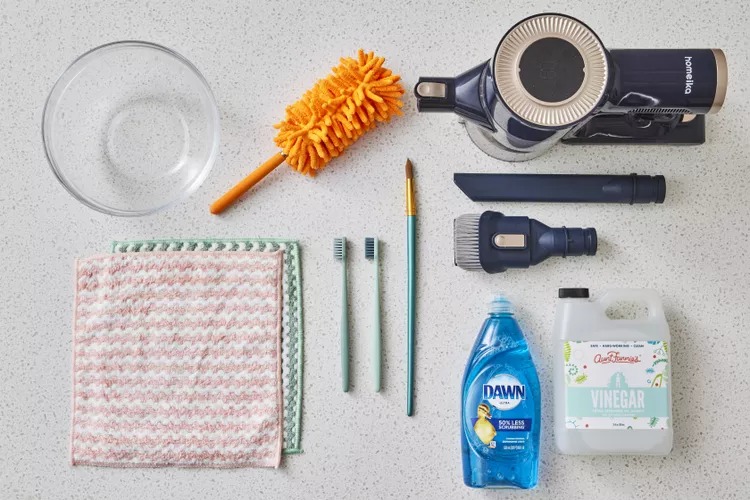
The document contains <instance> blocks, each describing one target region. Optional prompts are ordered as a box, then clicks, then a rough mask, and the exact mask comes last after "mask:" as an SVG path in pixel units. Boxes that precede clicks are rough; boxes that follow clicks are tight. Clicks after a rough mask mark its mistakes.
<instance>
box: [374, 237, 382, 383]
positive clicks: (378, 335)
mask: <svg viewBox="0 0 750 500" xmlns="http://www.w3.org/2000/svg"><path fill="white" fill-rule="evenodd" d="M376 244H377V243H376ZM376 252H377V250H376ZM374 316H375V328H374V329H373V332H372V338H373V340H372V357H373V359H372V380H373V384H374V389H375V392H380V388H381V385H382V380H383V373H382V363H383V338H382V332H381V331H380V265H379V264H378V259H375V304H374Z"/></svg>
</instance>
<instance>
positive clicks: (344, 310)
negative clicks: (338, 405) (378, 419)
mask: <svg viewBox="0 0 750 500" xmlns="http://www.w3.org/2000/svg"><path fill="white" fill-rule="evenodd" d="M342 269H343V271H342V272H341V386H342V388H343V390H344V392H349V314H348V312H349V305H348V297H349V293H348V291H347V286H346V281H347V279H346V263H344V265H343V267H342Z"/></svg>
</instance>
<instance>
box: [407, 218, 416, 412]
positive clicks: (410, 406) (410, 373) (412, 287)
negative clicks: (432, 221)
mask: <svg viewBox="0 0 750 500" xmlns="http://www.w3.org/2000/svg"><path fill="white" fill-rule="evenodd" d="M416 224H417V218H416V216H414V215H409V216H407V217H406V253H407V257H406V258H407V278H406V293H407V303H406V307H407V310H406V414H407V415H408V416H412V415H413V414H414V322H415V311H414V308H415V305H416V304H415V294H416Z"/></svg>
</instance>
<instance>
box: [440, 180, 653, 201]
mask: <svg viewBox="0 0 750 500" xmlns="http://www.w3.org/2000/svg"><path fill="white" fill-rule="evenodd" d="M453 182H455V183H456V185H457V186H458V187H459V188H460V189H461V190H462V191H463V192H464V193H465V194H466V195H467V196H468V197H469V198H471V199H472V200H474V201H527V202H535V201H540V202H567V203H629V204H631V205H632V204H634V203H663V202H664V198H665V196H666V181H665V180H664V176H663V175H656V176H650V175H636V174H631V175H565V174H562V175H560V174H557V175H546V174H454V175H453Z"/></svg>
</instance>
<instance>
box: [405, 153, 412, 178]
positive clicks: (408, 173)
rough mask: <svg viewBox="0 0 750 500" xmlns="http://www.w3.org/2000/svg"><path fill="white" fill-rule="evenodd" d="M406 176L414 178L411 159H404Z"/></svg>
mask: <svg viewBox="0 0 750 500" xmlns="http://www.w3.org/2000/svg"><path fill="white" fill-rule="evenodd" d="M406 178H407V179H413V178H414V170H413V168H412V166H411V160H410V159H408V158H407V159H406Z"/></svg>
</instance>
